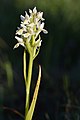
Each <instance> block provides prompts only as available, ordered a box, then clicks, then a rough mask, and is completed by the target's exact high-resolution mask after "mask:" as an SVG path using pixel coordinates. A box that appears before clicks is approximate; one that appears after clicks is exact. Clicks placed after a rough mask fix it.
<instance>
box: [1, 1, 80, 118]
mask: <svg viewBox="0 0 80 120" xmlns="http://www.w3.org/2000/svg"><path fill="white" fill-rule="evenodd" d="M35 6H36V7H37V9H38V11H43V12H44V18H45V29H47V30H48V32H49V33H48V34H47V35H44V34H43V33H42V40H43V42H42V46H41V50H40V53H39V55H38V57H37V58H36V60H35V61H34V68H33V81H32V85H31V98H32V95H33V90H34V87H35V83H36V78H37V73H38V64H41V66H42V80H41V86H40V91H39V96H38V100H37V104H36V108H35V113H34V116H33V120H80V0H51V1H50V0H29V1H28V0H0V120H13V119H14V120H22V119H23V118H21V117H20V116H19V115H17V114H16V113H15V112H14V110H12V111H13V112H12V111H11V110H9V109H5V108H4V107H9V108H14V109H15V110H18V111H20V112H21V113H22V114H23V115H24V107H25V84H24V79H23V71H22V68H23V65H22V60H23V58H22V57H23V48H22V47H21V46H20V47H19V48H18V49H15V50H13V47H14V45H15V43H16V42H17V41H16V40H15V38H14V37H15V31H16V29H17V27H18V26H19V25H20V15H21V14H22V15H24V11H25V10H26V11H28V9H29V8H31V9H33V8H34V7H35ZM27 66H28V55H27Z"/></svg>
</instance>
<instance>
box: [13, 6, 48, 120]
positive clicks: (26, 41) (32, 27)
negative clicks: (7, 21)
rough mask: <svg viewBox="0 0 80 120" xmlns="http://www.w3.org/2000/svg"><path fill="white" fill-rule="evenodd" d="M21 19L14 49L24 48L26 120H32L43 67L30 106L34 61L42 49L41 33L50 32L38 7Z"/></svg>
mask: <svg viewBox="0 0 80 120" xmlns="http://www.w3.org/2000/svg"><path fill="white" fill-rule="evenodd" d="M20 18H21V24H20V27H18V29H17V31H16V34H15V39H16V40H17V44H16V45H15V46H14V49H15V48H18V47H19V45H21V46H23V47H24V54H23V66H24V69H23V72H24V80H25V86H26V104H25V120H32V116H33V112H34V108H35V104H36V100H37V96H38V90H39V86H40V80H41V66H40V65H39V75H38V80H37V83H36V87H35V90H34V95H33V99H32V102H31V104H30V103H29V101H30V100H29V97H30V86H31V78H32V68H33V61H34V59H35V58H36V56H37V55H38V53H39V51H40V47H41V43H42V39H41V36H40V33H41V32H43V33H45V34H47V33H48V31H47V30H45V29H44V22H43V21H44V20H45V19H44V18H43V12H38V11H37V9H36V7H34V9H33V10H31V9H29V14H28V13H27V12H26V11H25V16H23V15H21V16H20ZM26 52H28V53H29V65H28V73H27V74H26Z"/></svg>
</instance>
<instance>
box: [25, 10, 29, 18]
mask: <svg viewBox="0 0 80 120" xmlns="http://www.w3.org/2000/svg"><path fill="white" fill-rule="evenodd" d="M25 18H26V19H27V20H28V19H29V15H28V13H27V12H26V11H25Z"/></svg>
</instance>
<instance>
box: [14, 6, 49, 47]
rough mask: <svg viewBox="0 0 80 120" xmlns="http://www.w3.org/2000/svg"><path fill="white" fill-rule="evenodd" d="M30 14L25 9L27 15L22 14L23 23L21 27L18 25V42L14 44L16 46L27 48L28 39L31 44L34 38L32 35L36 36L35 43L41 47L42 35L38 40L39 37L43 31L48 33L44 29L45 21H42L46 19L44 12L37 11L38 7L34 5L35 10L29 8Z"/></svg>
mask: <svg viewBox="0 0 80 120" xmlns="http://www.w3.org/2000/svg"><path fill="white" fill-rule="evenodd" d="M29 14H30V15H29ZM29 14H28V13H27V12H26V11H25V16H23V15H21V16H20V18H21V24H20V27H18V30H17V31H16V36H15V38H16V39H17V41H18V43H17V44H16V45H15V46H14V48H17V47H18V46H19V45H22V46H23V47H25V48H26V47H27V46H26V41H28V42H29V43H30V45H31V44H32V40H33V39H32V36H34V39H35V40H34V44H35V45H36V46H37V47H40V46H41V42H42V40H41V37H39V39H38V40H36V39H37V37H38V36H40V32H41V31H42V32H43V33H45V34H46V33H48V31H47V30H45V29H44V22H42V21H44V20H45V19H44V18H43V12H37V9H36V7H34V9H33V10H31V9H29ZM28 42H27V44H28Z"/></svg>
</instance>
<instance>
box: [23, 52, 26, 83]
mask: <svg viewBox="0 0 80 120" xmlns="http://www.w3.org/2000/svg"><path fill="white" fill-rule="evenodd" d="M23 68H24V80H25V85H26V84H27V81H26V50H24V55H23Z"/></svg>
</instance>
